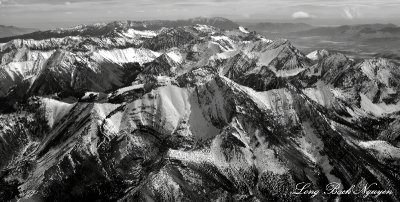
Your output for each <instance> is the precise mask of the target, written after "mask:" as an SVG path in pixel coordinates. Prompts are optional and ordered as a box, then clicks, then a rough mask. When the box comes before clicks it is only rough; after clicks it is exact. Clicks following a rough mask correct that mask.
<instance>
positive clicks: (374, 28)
mask: <svg viewBox="0 0 400 202" xmlns="http://www.w3.org/2000/svg"><path fill="white" fill-rule="evenodd" d="M399 33H400V28H399V27H397V26H396V25H394V24H363V25H343V26H338V27H317V28H313V29H308V30H303V31H296V32H292V33H291V35H296V36H330V37H333V38H336V37H340V38H344V37H345V38H355V37H357V38H359V37H371V36H372V35H376V36H378V35H379V37H388V36H387V34H389V35H393V36H398V34H399Z"/></svg>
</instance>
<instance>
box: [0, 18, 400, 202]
mask: <svg viewBox="0 0 400 202" xmlns="http://www.w3.org/2000/svg"><path fill="white" fill-rule="evenodd" d="M0 50H1V53H0V58H1V66H0V83H1V85H0V93H1V94H0V97H1V102H2V103H1V106H2V108H1V110H2V114H1V115H0V121H1V122H0V123H1V124H0V127H1V128H0V137H1V138H0V154H1V156H2V157H3V156H4V158H1V159H0V176H1V178H0V201H9V200H17V199H25V200H30V201H74V200H75V201H364V200H369V201H399V198H400V193H399V192H398V190H400V176H399V172H400V148H399V147H400V142H399V140H400V139H399V134H400V131H399V127H398V124H399V121H400V118H399V115H400V113H399V111H400V103H399V101H400V83H399V81H400V69H399V67H398V66H396V64H393V63H391V62H390V61H387V60H385V59H380V58H377V59H372V60H362V61H357V60H353V59H349V58H348V57H346V56H345V55H342V54H337V53H330V52H329V53H328V52H326V51H316V52H315V53H312V54H310V55H308V56H309V57H311V59H310V58H308V57H306V56H305V55H304V54H303V53H301V52H300V51H298V50H297V49H296V48H295V47H294V46H293V45H291V44H290V42H289V41H287V40H278V41H271V40H268V39H266V38H264V37H262V36H260V35H258V34H256V33H254V32H249V31H247V30H245V29H243V28H240V29H232V30H221V29H218V28H215V27H211V26H208V25H193V26H181V27H174V28H160V29H158V30H143V29H142V30H139V29H133V28H129V29H127V30H118V31H116V32H115V33H114V34H113V35H108V34H106V35H101V36H85V37H84V36H73V37H72V36H68V37H63V38H49V39H42V40H22V39H15V40H12V41H9V42H7V43H5V44H2V45H0ZM302 182H304V183H310V189H313V190H325V186H326V185H327V184H329V183H340V184H341V185H342V188H341V189H343V190H346V189H349V188H350V187H351V186H352V185H356V186H360V187H364V186H366V185H367V186H368V185H370V184H372V183H376V184H374V186H373V187H372V188H373V189H375V190H376V189H379V190H383V189H384V190H390V191H391V192H392V193H391V194H382V195H380V196H376V195H369V196H366V195H365V194H323V193H320V194H316V196H311V195H309V194H303V195H298V194H294V193H293V192H294V191H295V188H296V185H297V184H298V183H302ZM364 197H365V198H364Z"/></svg>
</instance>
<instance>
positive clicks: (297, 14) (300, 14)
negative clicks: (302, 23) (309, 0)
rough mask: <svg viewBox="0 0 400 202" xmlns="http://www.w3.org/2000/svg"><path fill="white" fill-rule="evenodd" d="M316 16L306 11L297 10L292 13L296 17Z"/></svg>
mask: <svg viewBox="0 0 400 202" xmlns="http://www.w3.org/2000/svg"><path fill="white" fill-rule="evenodd" d="M314 17H315V16H314V15H311V14H309V13H307V12H304V11H297V12H294V13H293V14H292V18H294V19H310V18H314Z"/></svg>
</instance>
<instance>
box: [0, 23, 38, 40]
mask: <svg viewBox="0 0 400 202" xmlns="http://www.w3.org/2000/svg"><path fill="white" fill-rule="evenodd" d="M34 31H36V30H35V29H31V28H21V27H14V26H4V25H0V38H3V37H11V36H16V35H21V34H27V33H30V32H34Z"/></svg>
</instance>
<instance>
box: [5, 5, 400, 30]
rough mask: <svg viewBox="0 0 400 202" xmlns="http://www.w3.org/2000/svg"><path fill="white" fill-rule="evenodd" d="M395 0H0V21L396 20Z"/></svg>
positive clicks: (46, 24)
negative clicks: (193, 19) (192, 19)
mask: <svg viewBox="0 0 400 202" xmlns="http://www.w3.org/2000/svg"><path fill="white" fill-rule="evenodd" d="M399 10H400V1H399V0H388V1H383V0H364V1H361V0H351V1H348V0H335V1H333V0H328V1H322V0H303V1H294V0H273V1H268V2H266V1H263V0H247V1H245V0H207V1H197V0H196V1H195V0H188V1H184V0H147V1H145V0H138V1H135V2H131V1H128V0H83V1H78V0H0V24H1V25H12V26H17V27H29V28H36V29H52V28H60V27H70V26H75V25H79V24H90V23H96V22H111V21H119V20H134V21H135V20H137V21H141V20H176V19H188V18H193V17H198V16H203V17H215V16H219V17H224V18H228V19H231V20H233V21H236V22H305V23H308V24H311V25H319V26H323V25H324V26H332V25H344V24H367V23H393V24H400V14H399V12H398V11H399Z"/></svg>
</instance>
